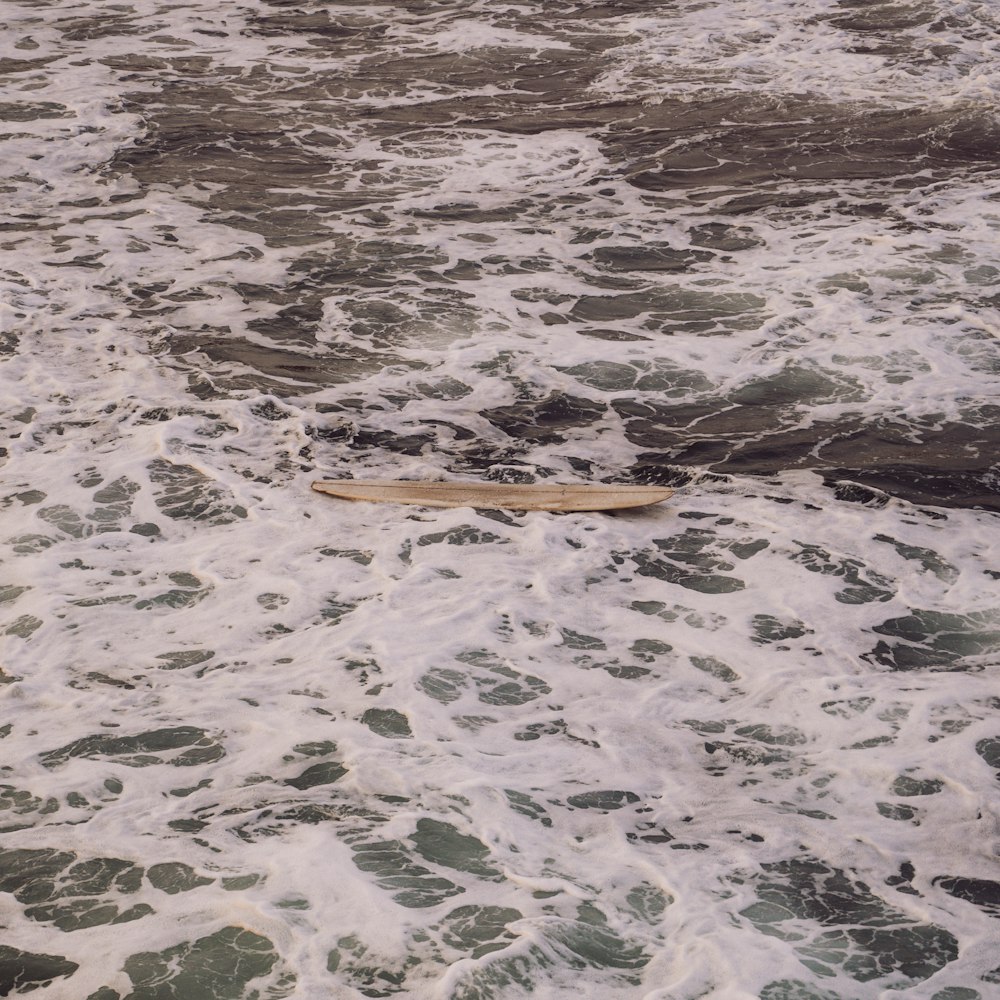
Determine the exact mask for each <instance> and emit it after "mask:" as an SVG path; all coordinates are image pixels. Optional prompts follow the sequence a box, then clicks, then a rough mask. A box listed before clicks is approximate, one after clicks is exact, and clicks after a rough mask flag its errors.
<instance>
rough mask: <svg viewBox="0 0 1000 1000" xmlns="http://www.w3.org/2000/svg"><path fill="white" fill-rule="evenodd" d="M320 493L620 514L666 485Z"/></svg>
mask: <svg viewBox="0 0 1000 1000" xmlns="http://www.w3.org/2000/svg"><path fill="white" fill-rule="evenodd" d="M312 488H313V489H314V490H316V491H317V492H319V493H328V494H330V495H331V496H335V497H340V498H341V499H343V500H365V501H369V502H374V503H400V504H413V505H417V506H421V507H479V508H483V509H502V510H550V511H596V510H624V509H626V508H629V507H645V506H647V505H649V504H654V503H660V502H661V501H662V500H667V499H669V498H670V497H671V496H672V495H673V492H674V491H673V490H672V489H670V488H669V487H667V486H631V485H624V484H619V483H573V484H563V483H523V484H522V483H486V482H473V483H470V482H462V481H455V480H452V481H434V482H428V481H426V480H410V479H320V480H317V481H315V482H314V483H313V484H312Z"/></svg>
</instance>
